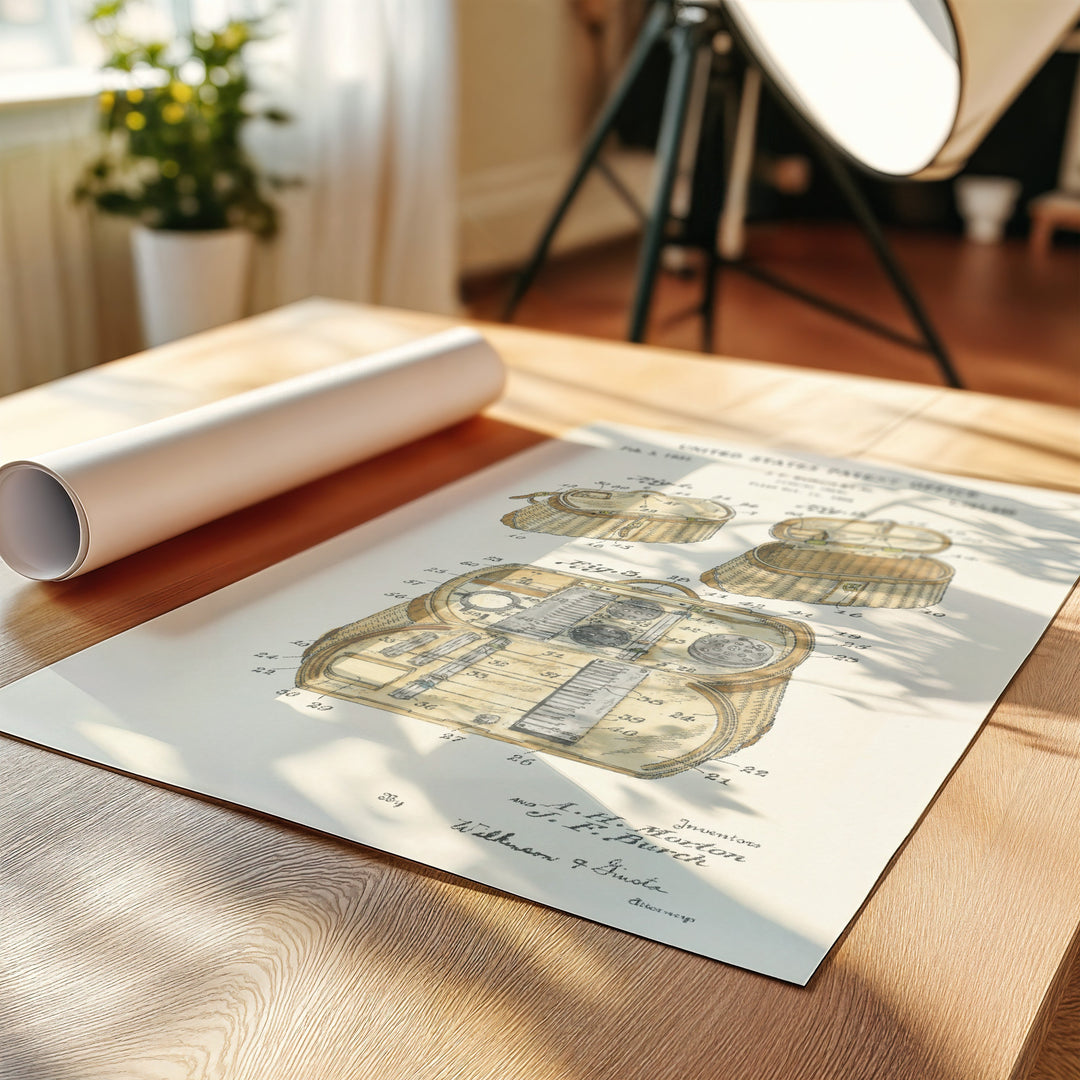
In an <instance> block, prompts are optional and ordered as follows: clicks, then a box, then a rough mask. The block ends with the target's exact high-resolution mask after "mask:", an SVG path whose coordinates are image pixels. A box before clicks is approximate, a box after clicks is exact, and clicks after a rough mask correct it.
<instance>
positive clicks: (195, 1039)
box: [0, 301, 1080, 1080]
mask: <svg viewBox="0 0 1080 1080" xmlns="http://www.w3.org/2000/svg"><path fill="white" fill-rule="evenodd" d="M445 325H447V320H445V319H440V318H437V317H433V316H425V315H418V314H408V313H404V312H392V311H386V310H379V309H373V308H362V307H358V306H353V305H347V304H341V303H336V302H326V301H307V302H304V303H301V304H298V305H294V306H292V307H289V308H285V309H282V310H280V311H277V312H273V313H270V314H268V315H265V316H261V317H259V318H256V319H252V320H249V321H247V322H244V323H239V324H236V325H233V326H230V327H226V328H223V329H220V330H216V331H212V332H210V333H207V334H203V335H201V336H198V337H195V338H192V339H189V340H187V341H183V342H179V343H176V344H173V345H170V346H166V347H164V348H160V349H157V350H154V351H152V352H149V353H145V354H142V355H140V356H137V357H134V358H132V359H129V360H125V361H120V362H117V363H115V364H111V365H108V366H105V367H102V368H98V369H95V370H92V371H89V372H84V373H82V374H79V375H76V376H73V377H71V378H69V379H66V380H62V381H60V382H57V383H54V384H51V385H49V386H45V387H41V388H38V389H34V390H30V391H27V392H24V393H22V394H19V395H15V396H12V397H10V398H7V399H4V400H2V401H0V455H2V456H3V457H14V456H21V455H23V454H28V453H32V452H34V451H38V450H42V449H45V448H48V447H52V446H57V445H61V444H64V443H67V442H71V441H74V440H77V439H81V438H84V437H88V436H91V435H95V434H100V433H104V432H107V431H114V430H117V429H119V428H123V427H126V426H129V425H132V424H135V423H138V422H142V421H146V420H149V419H152V418H154V417H158V416H163V415H166V414H169V413H173V412H176V411H179V410H181V409H184V408H188V407H190V406H193V405H197V404H200V403H202V402H206V401H210V400H212V399H215V398H219V397H222V396H225V395H227V394H231V393H235V392H237V391H240V390H244V389H247V388H249V387H252V386H256V385H258V384H261V383H265V382H269V381H272V380H276V379H280V378H283V377H286V376H288V375H291V374H294V373H297V372H300V371H305V370H309V369H312V368H317V367H320V366H322V365H326V364H330V363H333V362H335V361H338V360H342V359H345V358H347V357H350V356H353V355H356V354H360V353H365V352H369V351H373V350H376V349H379V348H381V347H384V346H388V345H391V344H395V343H398V342H401V341H404V340H408V339H411V338H413V337H416V336H419V335H421V334H423V333H427V332H431V331H434V330H437V329H441V328H442V327H444V326H445ZM486 332H488V334H489V337H490V340H491V341H492V343H493V344H494V345H495V346H496V348H497V349H499V351H500V352H501V353H502V355H503V356H504V358H505V360H506V362H507V364H508V365H509V367H510V370H511V378H510V384H509V389H508V392H507V394H506V396H505V398H504V400H503V401H501V402H500V403H499V404H498V405H496V406H495V407H493V408H492V409H490V410H489V411H488V412H487V414H486V415H485V416H483V417H478V418H476V419H474V420H471V421H469V422H467V423H464V424H460V425H458V426H457V427H455V428H453V429H451V430H448V431H446V432H443V433H441V434H438V435H436V436H433V437H431V438H428V439H425V440H423V441H422V442H420V443H417V444H414V445H411V446H408V447H405V448H404V449H402V450H399V451H396V452H394V453H391V454H388V455H385V457H384V458H382V459H381V460H380V461H379V462H378V464H377V466H371V465H367V466H361V467H358V468H355V469H350V470H347V471H345V472H343V473H339V474H337V475H334V476H330V477H327V478H326V479H324V480H321V481H319V482H317V483H314V484H311V485H309V486H308V487H306V488H304V489H302V490H300V491H299V492H295V493H291V494H290V495H289V496H288V497H287V498H281V499H275V500H271V501H269V502H266V503H263V504H261V505H258V506H255V507H252V508H250V509H248V510H245V511H242V512H240V513H237V514H234V515H232V516H230V517H229V518H226V519H224V520H221V521H218V522H214V523H213V524H210V525H207V526H205V527H203V528H201V529H198V530H195V531H193V532H191V533H189V534H187V535H185V536H182V537H179V538H177V539H176V540H173V541H170V542H168V543H165V544H161V545H159V546H158V547H156V548H153V549H151V550H149V551H146V552H143V553H141V554H138V555H135V556H132V557H131V558H128V559H126V560H123V562H121V563H118V564H114V565H112V566H110V567H106V568H104V569H102V570H99V571H96V572H94V573H92V574H90V575H88V576H86V577H84V578H80V579H77V580H75V581H72V582H68V583H63V584H47V585H43V584H32V583H29V582H27V581H25V580H23V579H21V578H19V577H17V576H16V575H15V574H13V573H12V572H10V571H7V570H6V569H4V570H3V571H2V572H0V619H2V629H0V682H8V681H11V680H12V679H15V678H17V677H19V676H21V675H24V674H26V673H29V672H31V671H34V670H36V669H38V668H40V667H42V666H44V665H47V664H49V663H52V662H54V661H56V660H59V659H60V658H62V657H63V656H66V655H68V654H70V653H71V652H73V651H75V650H78V649H81V648H84V647H86V646H88V645H91V644H93V643H95V642H97V641H100V640H102V639H104V638H106V637H108V636H110V635H112V634H115V633H117V632H118V631H120V630H122V629H125V628H127V627H130V626H133V625H135V624H137V623H140V622H142V621H144V620H146V619H148V618H151V617H152V616H154V615H157V614H159V613H161V612H164V611H167V610H169V609H171V608H173V607H176V606H177V605H179V604H182V603H185V602H187V601H189V600H193V599H195V598H196V597H199V596H202V595H203V594H205V593H207V592H209V591H210V590H212V589H216V588H218V587H220V586H222V585H225V584H227V583H229V582H232V581H234V580H236V579H238V578H241V577H243V576H245V575H247V574H250V573H253V572H254V571H256V570H259V569H260V568H262V567H265V566H268V565H270V564H272V563H274V562H276V561H277V560H279V559H281V558H283V557H284V556H287V555H290V554H292V553H294V552H297V551H300V550H303V549H304V548H306V547H307V546H309V545H310V544H312V543H314V542H316V541H319V540H322V539H324V538H326V537H329V536H331V535H333V534H336V533H338V532H339V531H341V530H343V529H345V528H348V527H350V526H352V525H355V524H357V523H359V522H362V521H364V520H366V519H368V518H370V517H372V516H374V515H376V514H379V513H382V512H383V511H385V510H387V509H389V508H391V507H392V506H395V505H397V504H399V503H401V502H404V501H407V500H410V499H413V498H415V497H417V496H419V495H421V494H423V493H425V492H427V491H430V490H432V489H435V488H437V487H439V486H440V485H442V484H444V483H445V482H447V481H449V480H451V479H453V478H456V477H458V476H461V475H464V474H466V473H468V472H470V471H472V470H474V469H476V468H478V467H479V466H482V465H484V464H487V463H489V462H493V461H496V460H498V459H500V458H502V457H504V456H506V455H507V454H510V453H512V452H514V451H516V450H518V449H520V448H523V447H526V446H529V445H532V444H534V443H536V442H538V441H540V440H541V439H542V438H544V437H545V436H546V435H548V434H551V433H557V432H559V431H562V430H565V429H566V428H568V427H570V426H573V425H576V424H578V423H581V422H585V421H589V420H594V419H602V420H612V421H619V422H628V423H637V424H645V425H653V426H656V427H662V428H668V429H672V430H681V431H687V432H700V433H705V434H709V435H713V436H716V437H719V438H728V439H735V440H741V441H755V442H759V443H761V444H766V445H770V446H777V447H779V446H783V447H787V448H790V449H804V450H811V451H817V452H822V453H826V454H835V455H842V456H846V457H863V456H871V457H874V458H876V459H878V460H883V461H888V462H894V463H898V464H904V465H916V466H924V467H930V468H935V469H940V470H943V471H949V472H954V473H960V474H963V475H969V476H979V477H991V478H995V479H1002V480H1010V481H1016V482H1021V483H1029V484H1036V485H1045V486H1052V487H1062V488H1069V489H1072V490H1078V489H1080V468H1078V456H1080V448H1078V436H1080V414H1077V413H1075V412H1072V411H1070V410H1067V409H1059V408H1054V407H1052V406H1046V405H1039V404H1034V403H1029V402H1021V401H1008V400H1005V399H1000V398H993V397H987V396H982V395H978V394H969V393H963V392H956V391H948V390H943V389H937V388H934V387H928V386H914V385H909V384H905V383H898V382H885V381H878V380H871V379H857V378H851V377H847V376H831V375H823V374H817V373H806V372H801V371H798V370H796V369H788V368H783V367H778V366H775V365H765V364H755V363H749V362H738V361H730V360H718V359H715V358H704V357H701V358H698V357H694V356H690V355H687V354H682V353H674V352H665V351H662V350H657V349H650V348H643V347H637V346H626V345H617V344H604V343H597V342H586V341H584V340H580V339H574V338H567V337H559V336H553V335H546V334H539V333H535V332H528V331H523V330H517V329H513V328H507V327H496V326H491V327H488V328H486ZM1078 569H1080V568H1078ZM1078 637H1080V602H1078V599H1077V597H1076V596H1075V594H1074V596H1073V597H1072V598H1071V600H1070V601H1069V602H1068V603H1067V604H1066V605H1065V607H1064V609H1063V610H1062V612H1061V613H1060V614H1059V615H1058V617H1057V619H1056V620H1055V621H1054V624H1053V626H1052V627H1051V629H1050V630H1049V631H1048V633H1047V634H1046V636H1045V637H1044V638H1043V640H1042V641H1041V642H1040V644H1039V646H1038V647H1037V649H1036V650H1035V652H1034V653H1033V655H1032V656H1031V657H1030V659H1029V660H1028V661H1027V663H1026V664H1025V665H1024V667H1023V668H1022V670H1021V671H1020V673H1019V674H1018V675H1017V676H1016V678H1015V679H1014V680H1013V682H1012V684H1011V685H1010V687H1009V689H1008V691H1007V692H1006V694H1005V695H1004V697H1003V698H1002V700H1001V702H1000V703H999V705H998V707H997V708H996V709H995V711H994V712H993V714H992V715H991V717H990V720H989V722H988V724H987V725H986V726H985V727H984V729H983V730H982V732H981V733H980V735H979V736H978V738H977V739H976V740H975V742H974V744H973V745H972V747H971V749H970V751H969V752H968V753H967V755H966V756H965V757H964V759H963V760H962V761H961V763H960V765H959V766H958V768H957V769H956V771H955V772H954V774H953V775H952V777H951V778H950V780H949V781H948V783H947V784H946V785H945V787H944V788H943V789H942V791H941V793H940V795H939V797H938V798H937V800H936V801H935V803H934V804H933V805H932V807H931V808H930V810H929V811H928V812H927V814H926V815H925V817H924V818H923V820H922V822H921V823H920V825H919V827H918V828H917V829H916V831H915V832H914V833H913V835H912V836H911V838H910V840H909V841H908V843H907V844H906V845H905V846H904V848H903V849H902V850H901V852H900V853H899V855H898V856H897V857H896V859H895V860H894V862H893V864H892V865H891V866H890V868H889V870H888V872H887V873H886V874H885V875H884V877H883V878H882V880H881V882H880V883H879V885H878V887H877V889H876V891H875V892H874V894H873V895H872V897H871V898H870V900H869V901H868V902H867V903H866V905H865V906H864V908H863V909H862V911H861V912H860V914H859V915H858V917H857V918H856V920H855V921H854V923H853V924H852V926H851V929H850V931H849V932H848V933H847V934H846V936H845V937H844V938H843V939H842V940H841V942H840V944H839V945H838V946H837V947H836V948H834V950H833V951H832V953H831V954H830V956H829V957H828V959H827V960H826V961H825V963H824V965H823V966H822V968H821V969H820V970H819V972H818V973H817V975H816V976H815V977H814V978H813V980H812V981H811V983H810V985H809V987H808V988H806V989H800V988H798V987H794V986H790V985H787V984H784V983H780V982H777V981H774V980H771V979H767V978H764V977H761V976H758V975H753V974H750V973H747V972H744V971H741V970H738V969H735V968H731V967H727V966H725V965H723V964H719V963H715V962H713V961H711V960H706V959H702V958H701V957H697V956H691V955H688V954H686V953H682V952H679V951H677V950H675V949H672V948H669V947H666V946H663V945H659V944H656V943H654V942H650V941H644V940H640V939H637V938H635V937H632V936H630V935H628V934H624V933H620V932H618V931H615V930H610V929H607V928H605V927H601V926H597V925H593V924H591V923H588V922H585V921H583V920H580V919H576V918H573V917H571V916H569V915H565V914H562V913H560V912H556V911H552V910H549V909H546V908H543V907H540V906H538V905H535V904H532V903H529V902H527V901H524V900H520V899H517V898H515V897H512V896H506V895H502V894H500V893H497V892H495V891H493V890H490V889H487V888H484V887H481V886H478V885H474V884H471V883H470V882H467V881H462V880H459V879H457V878H454V877H452V876H450V875H448V874H443V873H439V872H436V871H432V870H428V869H425V868H424V867H421V866H416V865H414V864H411V863H407V862H406V861H404V860H401V859H397V858H392V857H389V856H385V855H381V854H378V853H376V852H372V851H369V850H366V849H364V848H361V847H359V846H356V845H353V844H349V843H345V842H341V841H337V840H334V839H329V838H326V837H323V836H319V835H315V834H312V833H309V832H305V831H303V830H300V829H297V828H294V827H291V826H286V825H283V824H281V823H278V822H275V821H272V820H268V819H265V818H261V817H259V816H257V815H253V814H249V813H246V812H243V811H239V810H236V809H232V808H229V807H225V806H221V805H216V804H213V803H211V802H208V801H204V800H199V799H195V798H191V797H188V796H186V795H183V794H180V793H177V792H174V791H170V790H167V789H165V788H161V787H155V786H153V785H150V784H146V783H142V782H139V781H136V780H134V779H131V778H129V777H126V776H123V775H120V774H118V773H112V772H109V771H106V770H103V769H99V768H95V767H92V766H90V765H87V764H84V763H81V762H78V761H75V760H72V759H68V758H64V757H62V756H60V755H56V754H51V753H48V752H45V751H42V750H39V749H37V748H34V747H32V746H29V745H26V744H23V743H20V742H17V741H14V740H10V739H0V775H2V776H3V783H2V784H0V807H2V809H0V830H2V833H3V836H2V841H0V913H2V923H0V930H2V932H0V1076H2V1077H4V1078H18V1080H46V1078H47V1080H70V1078H79V1080H83V1078H90V1077H98V1078H102V1080H122V1078H129V1077H132V1078H133V1077H140V1078H147V1080H171V1078H180V1077H227V1078H229V1080H278V1078H282V1080H283V1078H290V1080H291V1078H295V1080H322V1078H354V1077H355V1078H365V1080H366V1078H377V1080H397V1078H406V1077H410V1078H412V1077H415V1078H423V1080H437V1078H445V1080H464V1078H481V1077H482V1078H485V1080H517V1078H527V1080H533V1078H558V1080H600V1078H609V1077H610V1078H613V1080H632V1078H639V1077H640V1078H643V1080H645V1078H647V1080H661V1078H669V1080H695V1078H703V1077H709V1078H711V1077H723V1078H725V1080H736V1078H741V1080H767V1078H777V1080H799V1078H806V1080H828V1078H832V1077H838V1078H839V1077H843V1078H874V1080H882V1078H886V1077H888V1078H896V1080H970V1078H984V1077H985V1078H1005V1077H1021V1076H1025V1075H1028V1071H1029V1070H1030V1069H1031V1068H1032V1067H1033V1066H1034V1068H1035V1072H1034V1074H1033V1075H1037V1076H1040V1077H1049V1076H1054V1077H1066V1076H1077V1075H1080V1071H1078V1066H1077V1061H1078V1058H1080V1054H1078V1050H1080V1045H1078V1040H1077V1032H1078V1031H1080V988H1078V986H1077V985H1076V983H1077V982H1080V980H1074V985H1073V986H1072V987H1071V988H1070V986H1069V981H1068V980H1069V974H1070V969H1071V966H1072V964H1073V963H1074V961H1075V959H1076V956H1077V948H1078V941H1080V937H1078V934H1077V929H1078V926H1080V870H1078V866H1080V711H1078V702H1080V675H1078V663H1077V655H1078V648H1077V642H1078ZM1063 1001H1064V1005H1062V1002H1063ZM1051 1027H1052V1028H1053V1030H1052V1031H1051V1035H1050V1038H1049V1039H1046V1038H1045V1037H1046V1034H1047V1031H1048V1030H1050V1029H1051ZM1040 1050H1041V1056H1040ZM1037 1059H1038V1060H1037Z"/></svg>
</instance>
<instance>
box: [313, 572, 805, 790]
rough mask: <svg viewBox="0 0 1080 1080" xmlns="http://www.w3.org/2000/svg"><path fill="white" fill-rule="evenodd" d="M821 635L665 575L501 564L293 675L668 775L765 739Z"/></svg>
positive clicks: (368, 701)
mask: <svg viewBox="0 0 1080 1080" xmlns="http://www.w3.org/2000/svg"><path fill="white" fill-rule="evenodd" d="M661 588H666V589H667V590H668V591H667V593H664V592H661V591H659V590H660V589H661ZM672 593H674V595H672ZM813 643H814V639H813V634H812V632H811V630H810V628H809V627H808V626H806V625H805V624H804V623H801V622H797V621H796V620H794V619H784V618H779V617H775V616H769V615H763V614H757V613H752V612H749V611H746V610H743V609H741V608H735V607H729V606H725V605H722V604H713V603H708V602H706V601H703V600H702V599H701V598H700V597H698V596H697V594H696V593H694V592H693V591H692V590H690V589H687V588H685V587H684V586H681V585H672V584H671V583H670V582H658V581H657V582H647V581H643V580H641V579H630V580H621V581H618V582H608V581H600V580H597V579H594V578H588V577H582V576H580V575H577V574H570V573H563V572H559V571H554V570H548V569H544V568H540V567H537V566H526V565H509V566H493V567H490V568H487V569H480V570H474V571H471V572H469V573H466V574H462V575H461V576H459V577H455V578H452V579H450V580H448V581H446V582H444V583H443V584H442V585H440V586H439V587H438V588H436V589H435V590H433V591H432V592H429V593H427V594H425V595H423V596H418V597H416V598H415V599H413V600H409V601H407V602H404V603H401V604H398V605H396V606H395V607H392V608H389V609H387V610H385V611H381V612H378V613H377V614H374V615H369V616H367V617H365V618H362V619H360V620H359V621H357V622H354V623H351V624H349V625H348V626H343V627H340V628H338V629H336V630H332V631H330V632H329V633H327V634H325V635H324V636H323V637H321V638H320V639H319V640H318V641H316V642H315V643H314V644H313V645H311V646H310V647H309V648H308V649H307V650H306V651H305V653H304V656H303V660H302V662H301V665H300V668H299V670H298V671H297V674H296V685H297V686H300V687H302V688H304V689H308V690H312V691H315V692H317V693H320V694H330V695H333V696H335V697H339V698H344V699H346V700H348V701H356V702H361V703H363V704H365V705H373V706H375V707H377V708H380V709H387V710H390V711H392V712H397V713H403V714H405V715H406V716H414V717H419V718H420V719H423V720H429V721H431V722H432V723H435V724H441V725H443V726H444V727H448V728H453V729H457V730H460V731H468V732H478V733H480V734H483V735H487V736H489V737H492V738H496V739H502V740H504V741H506V742H509V743H514V744H516V745H518V746H521V747H524V748H526V749H529V750H541V751H544V752H547V753H553V754H559V755H561V756H563V757H567V758H572V759H574V760H576V761H580V762H585V763H588V764H591V765H598V766H602V767H603V768H607V769H612V770H615V771H617V772H623V773H629V774H630V775H632V776H639V777H660V776H670V775H673V774H675V773H678V772H681V771H683V770H685V769H689V768H692V767H693V766H694V765H697V764H699V763H701V762H703V761H706V760H708V759H709V758H717V757H724V756H727V755H729V754H733V753H735V752H736V751H738V750H741V749H742V748H743V747H746V746H749V745H751V744H752V743H754V742H756V741H757V740H758V739H759V738H760V737H761V736H762V735H763V734H764V733H765V732H766V731H768V730H769V728H770V727H771V726H772V724H773V720H774V718H775V716H776V711H777V709H778V707H779V705H780V702H781V699H782V697H783V694H784V689H785V687H786V685H787V682H788V679H789V678H790V676H791V673H792V671H793V669H794V668H795V667H796V666H797V665H798V664H800V663H802V661H803V660H805V659H806V657H807V656H808V655H809V654H810V652H811V650H812V648H813Z"/></svg>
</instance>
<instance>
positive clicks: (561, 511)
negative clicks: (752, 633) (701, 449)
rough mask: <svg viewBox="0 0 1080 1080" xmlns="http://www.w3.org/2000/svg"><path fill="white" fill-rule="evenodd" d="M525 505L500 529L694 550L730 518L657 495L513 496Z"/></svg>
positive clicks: (719, 506) (722, 509)
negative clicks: (679, 546) (677, 545)
mask: <svg viewBox="0 0 1080 1080" xmlns="http://www.w3.org/2000/svg"><path fill="white" fill-rule="evenodd" d="M514 498H515V499H528V500H529V502H528V505H527V506H523V507H521V508H520V509H518V510H514V511H512V512H511V513H509V514H507V515H506V516H505V517H503V518H502V523H503V524H504V525H509V526H510V528H512V529H523V530H525V531H527V532H542V533H553V534H554V535H556V536H587V537H589V538H590V539H593V540H634V541H637V542H639V543H646V544H695V543H698V542H699V541H701V540H708V539H709V537H711V536H712V535H713V534H714V533H715V532H716V531H717V530H718V529H720V528H722V527H723V525H724V522H726V521H729V520H730V519H731V518H732V517H733V516H734V514H735V511H734V510H732V509H731V507H730V506H725V505H724V504H723V503H722V502H717V501H716V500H715V499H692V498H690V497H688V496H684V495H666V494H665V493H664V492H662V491H647V490H642V491H598V490H595V489H593V488H575V489H574V490H572V491H534V492H533V493H532V494H531V495H515V496H514Z"/></svg>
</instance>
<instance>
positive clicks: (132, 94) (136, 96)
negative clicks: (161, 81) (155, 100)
mask: <svg viewBox="0 0 1080 1080" xmlns="http://www.w3.org/2000/svg"><path fill="white" fill-rule="evenodd" d="M127 99H128V101H130V102H131V104H132V105H138V104H139V102H140V101H142V99H143V92H142V91H141V90H140V89H139V88H138V87H137V86H136V87H135V88H134V89H133V90H129V91H128V92H127Z"/></svg>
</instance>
